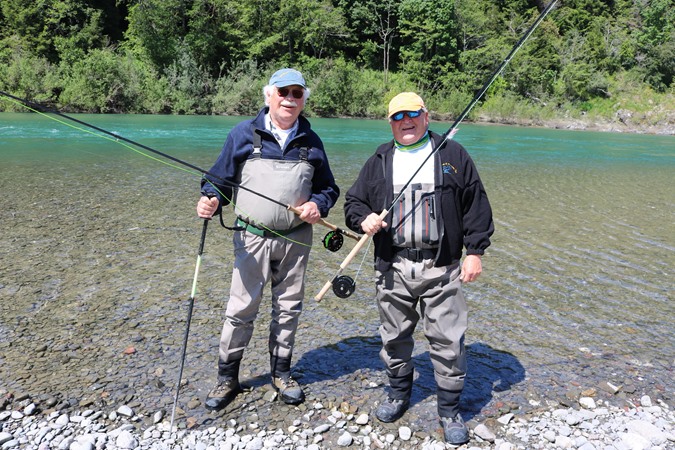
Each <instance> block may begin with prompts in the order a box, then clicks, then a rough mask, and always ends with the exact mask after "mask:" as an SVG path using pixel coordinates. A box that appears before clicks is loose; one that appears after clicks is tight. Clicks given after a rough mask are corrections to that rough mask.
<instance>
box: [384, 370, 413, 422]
mask: <svg viewBox="0 0 675 450" xmlns="http://www.w3.org/2000/svg"><path fill="white" fill-rule="evenodd" d="M414 375H415V373H414V372H410V373H409V374H408V375H404V376H402V377H394V376H391V375H390V376H389V387H390V388H391V393H390V394H389V397H388V398H387V399H386V400H385V401H383V402H382V403H381V404H380V406H378V407H377V410H375V417H377V419H378V420H379V421H380V422H385V423H389V422H394V421H396V420H398V419H400V418H401V416H403V414H405V412H406V411H407V410H408V408H409V407H410V395H411V394H412V385H413V376H414Z"/></svg>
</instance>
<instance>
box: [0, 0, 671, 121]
mask: <svg viewBox="0 0 675 450" xmlns="http://www.w3.org/2000/svg"><path fill="white" fill-rule="evenodd" d="M547 2H548V0H398V1H395V0H285V1H282V0H41V1H39V2H35V1H30V0H3V1H2V3H0V88H2V89H3V90H6V91H10V92H12V93H15V94H18V95H21V96H23V97H26V98H29V99H31V100H39V101H41V102H45V103H50V104H53V105H56V106H60V107H62V108H67V109H72V110H81V111H93V112H150V113H178V114H209V113H219V114H251V113H252V112H254V111H255V109H257V108H258V107H259V105H260V103H261V100H262V96H261V90H260V89H261V88H262V85H264V82H265V81H266V79H267V77H268V76H269V75H270V74H271V73H272V72H273V71H274V69H275V68H278V67H280V66H282V65H283V66H294V67H297V68H300V69H301V70H304V71H305V72H306V73H307V74H308V79H309V81H310V85H311V87H312V88H313V89H314V93H313V95H312V101H311V102H310V107H309V112H310V113H312V114H316V115H322V116H345V115H349V116H358V117H373V116H377V115H380V114H384V108H383V106H382V105H383V104H384V103H386V101H387V100H388V99H389V97H390V96H391V95H393V94H392V93H395V92H396V91H397V90H398V91H400V90H416V91H418V92H420V93H421V94H423V95H425V96H426V97H427V98H429V99H431V103H432V104H436V105H439V107H440V108H443V110H442V111H440V114H451V113H453V112H454V111H455V110H456V109H457V108H458V107H460V109H461V103H462V102H463V101H464V100H465V99H466V98H469V99H470V98H471V97H472V95H473V93H474V92H476V90H477V89H479V88H480V87H481V86H482V84H483V83H484V82H485V80H486V79H487V78H488V77H489V75H490V74H492V72H493V71H494V70H495V68H496V67H497V66H498V65H499V64H500V63H501V61H502V60H503V58H504V57H505V56H506V55H507V54H508V52H509V51H510V50H511V48H512V47H513V45H514V44H515V43H516V42H518V40H519V39H520V38H521V37H522V35H523V34H524V32H525V30H527V28H528V27H529V26H530V25H531V23H532V22H533V21H534V20H535V19H536V17H537V16H538V15H539V13H540V12H541V11H542V10H543V8H544V7H545V6H546V3H547ZM674 71H675V7H674V6H673V1H672V0H565V1H564V2H559V3H558V5H557V6H556V8H555V9H554V10H553V12H552V13H551V14H550V15H549V17H548V18H547V19H546V20H545V21H544V22H542V23H541V25H540V27H539V28H538V30H537V31H536V32H535V33H534V34H533V35H532V36H531V38H530V39H529V40H528V42H527V43H526V44H525V45H524V46H523V47H522V49H521V50H520V52H519V53H518V55H517V56H516V58H514V60H513V61H512V62H511V63H510V64H509V66H508V67H507V69H506V70H505V71H504V73H503V74H502V76H501V77H500V78H499V79H498V80H497V82H496V83H495V84H494V86H492V88H491V89H490V90H489V91H488V93H487V95H486V99H485V100H486V101H489V98H490V97H499V98H502V99H503V100H504V101H502V102H501V103H499V102H497V101H494V102H493V103H492V104H494V105H497V104H499V105H501V106H500V108H501V110H504V111H505V110H507V109H508V108H510V107H511V105H513V102H514V101H516V100H518V99H520V101H525V102H533V104H545V103H551V102H552V103H555V104H561V105H562V104H567V105H569V104H575V103H577V104H585V105H587V104H589V103H588V102H592V101H594V100H602V99H609V98H612V96H613V95H616V93H617V91H618V90H617V87H618V86H620V83H618V82H617V80H621V79H630V80H634V81H633V82H632V83H631V85H632V84H634V83H637V84H638V85H639V86H641V87H640V88H646V89H652V90H654V91H656V92H663V93H666V92H672V90H673V73H674ZM506 105H509V106H508V108H507V106H506Z"/></svg>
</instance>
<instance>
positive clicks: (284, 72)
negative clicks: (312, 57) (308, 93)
mask: <svg viewBox="0 0 675 450" xmlns="http://www.w3.org/2000/svg"><path fill="white" fill-rule="evenodd" d="M270 84H271V85H273V86H276V87H286V86H292V85H294V84H297V85H298V86H302V87H303V88H304V87H307V86H306V85H305V79H304V78H303V77H302V74H301V73H300V72H298V71H297V70H295V69H279V70H277V71H276V72H274V75H272V78H270Z"/></svg>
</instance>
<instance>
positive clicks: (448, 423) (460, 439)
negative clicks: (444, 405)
mask: <svg viewBox="0 0 675 450" xmlns="http://www.w3.org/2000/svg"><path fill="white" fill-rule="evenodd" d="M441 425H442V426H443V437H445V442H447V443H448V444H452V445H462V444H466V443H467V442H469V429H468V428H467V427H466V425H465V424H464V419H462V416H460V415H459V414H457V415H456V416H455V417H441Z"/></svg>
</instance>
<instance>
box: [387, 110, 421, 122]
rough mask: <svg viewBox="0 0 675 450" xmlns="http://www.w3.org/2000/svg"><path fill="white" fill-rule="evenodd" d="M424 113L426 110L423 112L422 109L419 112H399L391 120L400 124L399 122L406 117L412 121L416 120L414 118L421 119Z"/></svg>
mask: <svg viewBox="0 0 675 450" xmlns="http://www.w3.org/2000/svg"><path fill="white" fill-rule="evenodd" d="M422 111H424V110H423V109H420V110H418V111H401V112H397V113H396V114H394V115H392V116H391V117H390V118H391V120H393V121H394V122H398V121H400V120H403V118H404V117H405V116H408V117H410V118H411V119H414V118H416V117H419V116H420V114H422Z"/></svg>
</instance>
